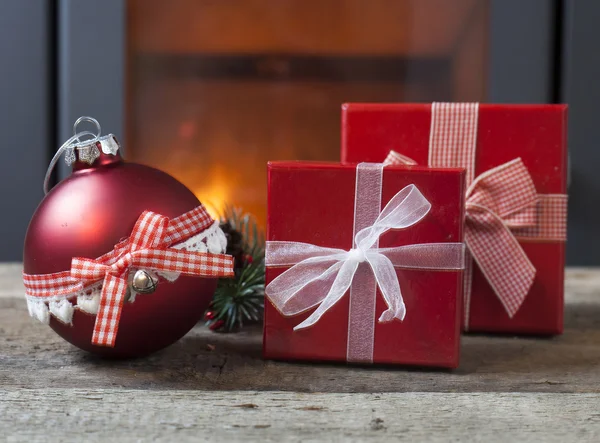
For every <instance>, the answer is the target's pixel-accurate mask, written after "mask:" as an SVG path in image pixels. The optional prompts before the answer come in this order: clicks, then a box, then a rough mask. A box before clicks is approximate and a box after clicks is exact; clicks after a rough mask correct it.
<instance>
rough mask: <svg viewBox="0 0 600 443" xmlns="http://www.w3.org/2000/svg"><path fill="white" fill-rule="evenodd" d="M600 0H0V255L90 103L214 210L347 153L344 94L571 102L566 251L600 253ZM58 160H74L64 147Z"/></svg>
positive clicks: (245, 201)
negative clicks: (308, 164)
mask: <svg viewBox="0 0 600 443" xmlns="http://www.w3.org/2000/svg"><path fill="white" fill-rule="evenodd" d="M598 18H600V2H598V1H595V0H527V1H523V0H452V1H449V0H369V1H368V2H367V1H364V0H322V1H316V0H314V1H312V0H310V1H309V0H170V1H164V0H57V1H50V0H0V63H1V66H2V69H0V103H1V104H2V109H1V110H0V133H1V134H2V140H1V141H0V152H1V156H0V197H1V203H2V209H3V214H4V215H3V217H2V219H1V221H0V261H19V260H21V258H22V244H23V239H24V236H25V231H26V229H27V224H28V222H29V219H30V217H31V215H32V214H33V212H34V210H35V208H36V206H37V204H38V203H39V202H40V200H41V199H42V197H43V193H42V181H43V177H44V174H45V171H46V167H47V165H48V162H49V161H50V159H51V157H52V155H53V153H54V152H55V151H56V150H57V149H58V147H59V146H60V145H61V144H62V142H63V141H64V140H66V139H67V138H69V137H70V136H71V131H72V124H73V122H74V121H75V120H76V119H77V117H79V116H81V115H90V116H93V117H95V118H97V119H98V120H99V121H100V123H101V124H102V127H103V132H104V133H108V132H112V133H114V134H116V135H117V137H119V139H120V140H121V142H122V144H123V146H124V152H125V157H126V158H127V159H128V160H132V161H136V162H139V163H145V164H148V165H151V166H155V167H157V168H160V169H162V170H164V171H166V172H168V173H170V174H172V175H173V176H175V177H176V178H178V179H179V180H181V181H182V182H183V183H185V184H186V185H187V186H188V187H189V188H190V189H191V190H193V191H194V192H195V193H196V194H197V195H198V197H199V198H200V199H201V200H202V201H203V202H204V203H205V204H206V205H207V206H208V207H209V208H210V209H211V210H212V211H213V212H217V211H219V210H221V209H222V208H223V205H224V204H226V203H229V204H235V205H239V206H241V207H243V208H244V209H246V210H248V211H250V212H252V213H254V214H255V215H256V216H257V218H258V220H259V222H260V223H261V224H262V223H264V220H265V214H266V174H265V171H266V168H265V164H266V161H267V160H275V159H279V160H283V159H301V160H339V138H340V137H339V129H340V104H341V103H342V102H346V101H386V102H390V101H392V102H417V101H423V102H430V101H434V100H435V101H480V102H497V103H568V104H569V105H570V111H569V119H570V122H569V144H570V148H569V149H570V188H569V193H570V201H569V241H568V247H567V251H568V252H567V260H568V263H569V264H572V265H600V254H599V253H598V252H597V251H596V247H597V246H598V245H600V209H599V205H598V203H600V174H599V173H598V172H597V171H596V168H597V167H600V150H599V149H598V148H597V147H596V146H595V140H596V138H597V137H596V136H594V129H595V128H594V125H595V123H596V119H597V118H598V117H597V116H598V114H599V113H598V111H599V110H600V106H599V104H598V103H599V101H600V86H599V85H598V78H600V57H599V56H598V51H597V47H596V44H597V42H598V41H599V37H600V27H598V25H597V21H598V20H597V19H598ZM60 164H61V169H60V170H59V174H58V177H59V178H60V177H64V176H65V175H67V174H68V173H69V171H68V170H67V167H66V165H64V164H63V163H62V162H61V163H60Z"/></svg>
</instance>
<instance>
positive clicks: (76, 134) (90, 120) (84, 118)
mask: <svg viewBox="0 0 600 443" xmlns="http://www.w3.org/2000/svg"><path fill="white" fill-rule="evenodd" d="M84 122H88V123H91V124H93V125H94V126H96V133H95V134H94V133H92V132H90V131H81V132H77V127H78V126H79V125H80V124H82V123H84ZM101 134H102V128H101V127H100V123H99V122H98V120H96V119H95V118H93V117H87V116H82V117H79V118H78V119H77V120H75V123H73V136H74V137H76V140H77V142H79V143H82V140H81V139H80V137H82V136H84V135H92V136H93V140H98V139H99V138H100V135H101ZM86 141H89V142H91V141H92V140H86Z"/></svg>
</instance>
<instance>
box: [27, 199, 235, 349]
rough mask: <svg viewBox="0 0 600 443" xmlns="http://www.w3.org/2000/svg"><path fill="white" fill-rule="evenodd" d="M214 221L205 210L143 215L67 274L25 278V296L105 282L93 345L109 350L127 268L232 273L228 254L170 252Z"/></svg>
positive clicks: (202, 274)
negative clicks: (106, 247) (108, 245)
mask: <svg viewBox="0 0 600 443" xmlns="http://www.w3.org/2000/svg"><path fill="white" fill-rule="evenodd" d="M212 223H214V221H213V220H212V218H211V217H210V216H209V215H208V213H206V210H205V209H204V208H203V207H202V206H199V207H198V208H196V209H194V210H192V211H190V212H188V213H186V214H183V215H182V216H180V217H177V218H175V219H173V220H169V218H167V217H165V216H163V215H160V214H155V213H153V212H150V211H145V212H144V213H143V214H142V215H141V216H140V217H139V219H138V220H137V222H136V224H135V227H134V228H133V231H132V234H131V236H130V237H128V238H127V239H125V240H123V241H121V242H119V243H118V244H117V245H116V246H115V248H114V249H113V250H112V251H111V252H109V253H107V254H105V255H103V256H101V257H99V258H97V259H88V258H80V257H76V258H74V259H73V260H72V262H71V270H70V271H64V272H59V273H55V274H46V275H28V274H24V275H23V279H24V283H25V288H26V292H27V295H29V296H34V297H39V298H40V299H42V300H43V299H44V298H48V299H49V298H51V297H55V296H57V295H60V294H72V293H74V292H76V291H79V290H82V289H84V288H86V287H89V286H90V285H92V284H94V283H97V282H99V281H103V283H102V292H101V295H100V305H99V308H98V314H97V316H96V323H95V326H94V333H93V336H92V343H93V344H95V345H99V346H109V347H113V346H114V344H115V339H116V336H117V331H118V328H119V320H120V317H121V311H122V308H123V303H124V301H125V296H126V293H127V285H128V282H127V277H128V274H129V271H130V269H131V268H144V269H152V270H155V271H162V272H176V273H180V274H185V275H191V276H198V277H229V276H232V275H233V258H232V257H231V256H230V255H226V254H212V253H203V252H188V251H183V250H178V249H175V248H171V246H172V245H174V244H177V243H180V242H182V241H184V240H186V239H187V238H189V237H192V236H194V235H196V234H198V233H200V232H202V231H203V230H205V229H206V228H207V225H210V224H212Z"/></svg>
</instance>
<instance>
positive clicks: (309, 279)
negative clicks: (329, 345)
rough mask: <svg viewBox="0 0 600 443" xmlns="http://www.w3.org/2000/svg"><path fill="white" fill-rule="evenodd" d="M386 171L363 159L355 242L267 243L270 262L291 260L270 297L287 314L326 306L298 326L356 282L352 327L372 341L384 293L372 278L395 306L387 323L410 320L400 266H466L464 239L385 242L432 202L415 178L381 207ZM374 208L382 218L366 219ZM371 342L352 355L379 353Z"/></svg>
mask: <svg viewBox="0 0 600 443" xmlns="http://www.w3.org/2000/svg"><path fill="white" fill-rule="evenodd" d="M382 176H383V166H382V165H379V164H368V163H362V164H360V165H358V167H357V182H356V187H357V192H356V200H355V235H354V248H352V249H350V250H349V251H345V250H343V249H336V248H327V247H321V246H316V245H312V244H308V243H300V242H288V241H269V242H267V248H266V265H267V266H291V268H290V269H288V270H286V271H285V272H283V273H282V274H281V275H279V276H278V277H277V278H275V279H274V280H273V281H272V282H271V283H270V284H269V285H268V286H267V287H266V291H265V292H266V295H267V297H268V298H269V300H270V301H271V302H272V303H273V305H274V306H275V307H276V308H277V309H278V310H279V312H280V313H281V314H282V315H284V316H293V315H297V314H300V313H302V312H305V311H307V310H309V309H311V308H314V307H315V306H318V307H317V309H316V310H315V311H314V312H313V313H312V314H311V315H310V316H309V317H308V318H307V319H306V320H304V321H303V322H302V323H300V324H299V325H297V326H296V327H295V328H294V330H299V329H302V328H307V327H309V326H312V325H314V324H315V323H316V322H318V321H319V319H320V318H321V317H322V315H323V314H324V313H325V312H327V311H328V310H329V309H331V308H332V307H333V306H334V305H335V304H336V303H337V302H338V301H339V300H340V299H341V298H342V297H343V295H344V294H345V293H346V291H348V289H351V312H350V321H349V329H352V328H354V327H356V329H357V330H363V331H365V333H361V334H360V337H359V338H357V340H359V341H360V342H361V343H362V342H364V341H365V340H366V341H367V342H368V341H369V335H370V336H371V341H372V337H373V329H374V325H373V323H374V315H375V314H374V306H375V305H374V299H375V297H376V287H375V285H374V284H370V281H371V282H372V279H373V277H374V279H375V281H374V283H376V285H377V286H378V287H379V290H380V291H381V295H382V296H383V298H384V300H385V303H386V305H387V310H386V311H384V312H383V313H382V314H381V316H380V317H379V322H382V323H384V322H390V321H392V320H394V319H398V320H403V319H404V316H405V314H406V307H405V305H404V301H403V298H402V293H401V290H400V284H399V282H398V277H397V275H396V270H395V269H394V268H395V267H397V268H410V269H431V270H460V269H463V267H464V245H463V244H462V243H426V244H413V245H405V246H398V247H394V248H379V247H378V246H379V237H380V236H381V235H382V234H384V233H385V232H387V231H389V230H390V229H404V228H408V227H410V226H412V225H414V224H416V223H418V222H419V221H421V220H422V219H423V218H424V217H425V216H426V215H427V213H428V212H429V210H430V209H431V204H430V203H429V201H428V200H427V199H426V198H425V197H424V196H423V194H421V192H420V191H419V189H417V187H416V186H415V185H408V186H406V187H405V188H404V189H402V190H401V191H400V192H398V193H397V194H396V195H394V197H393V198H392V199H391V200H390V201H389V203H388V204H387V205H386V206H385V208H384V209H383V210H382V211H381V213H379V208H381V181H382ZM374 213H375V214H377V213H378V215H377V216H376V218H375V220H374V222H371V223H367V224H366V226H365V220H368V219H369V216H371V217H372V214H374ZM361 225H362V226H364V227H362V226H361ZM361 227H362V229H361ZM356 231H358V232H356ZM355 286H359V288H355ZM355 289H360V290H355ZM365 292H367V293H368V294H365ZM355 297H360V298H362V299H363V300H364V299H365V297H366V303H362V302H361V303H360V306H357V303H353V298H355ZM352 305H354V308H352ZM369 323H370V324H369ZM355 332H356V331H355ZM365 334H366V337H365ZM352 335H353V334H352V332H351V331H349V343H348V355H349V356H350V355H351V354H353V353H354V352H353V351H352V350H351V349H350V348H351V347H352V346H353V345H352V343H351V342H353V341H355V340H352V339H351V336H352ZM355 335H356V334H355ZM357 346H358V347H361V346H362V345H357ZM366 349H367V350H366V351H364V352H362V351H361V352H358V356H357V358H352V360H369V358H372V343H371V344H370V345H367V346H366ZM369 353H370V354H371V355H369ZM349 360H350V358H349Z"/></svg>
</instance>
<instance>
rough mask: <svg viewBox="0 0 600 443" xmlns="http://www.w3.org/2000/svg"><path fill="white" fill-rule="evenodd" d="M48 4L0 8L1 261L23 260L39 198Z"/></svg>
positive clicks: (9, 3) (13, 2) (10, 0)
mask: <svg viewBox="0 0 600 443" xmlns="http://www.w3.org/2000/svg"><path fill="white" fill-rule="evenodd" d="M49 5H50V2H46V1H23V0H2V3H1V5H0V7H1V11H0V67H1V69H0V79H1V81H0V104H1V107H0V134H1V139H0V140H1V141H0V204H1V205H2V206H1V207H2V222H1V223H0V261H5V260H21V258H22V250H23V239H24V238H25V232H26V229H27V225H28V223H29V219H30V218H31V215H32V214H33V212H34V210H35V208H36V207H37V204H38V203H39V201H40V200H41V199H42V196H43V191H42V182H43V179H44V174H45V171H46V166H47V164H48V161H49V158H48V157H49V152H50V151H49V144H50V143H51V140H50V137H51V134H52V132H51V131H52V129H51V128H50V125H49V119H48V115H49V110H50V108H51V105H52V103H50V100H51V93H50V89H51V88H50V86H51V85H50V82H51V79H52V72H51V71H52V68H51V66H52V62H51V60H50V53H49V52H50V50H49V49H50V45H49V39H50V37H51V35H50V34H51V33H50V29H49V28H50V26H49V24H50V17H51V14H50V10H49Z"/></svg>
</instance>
